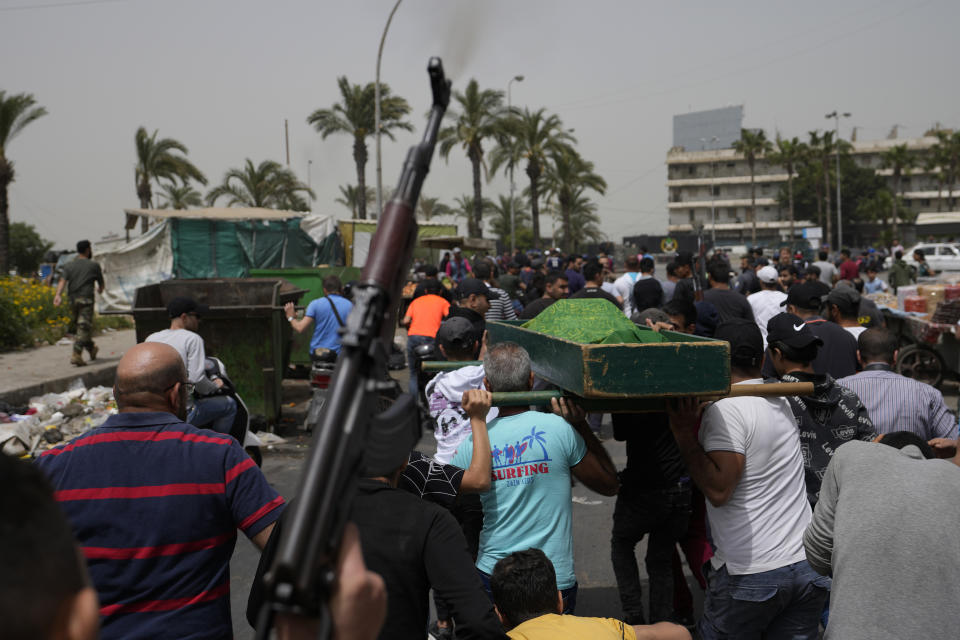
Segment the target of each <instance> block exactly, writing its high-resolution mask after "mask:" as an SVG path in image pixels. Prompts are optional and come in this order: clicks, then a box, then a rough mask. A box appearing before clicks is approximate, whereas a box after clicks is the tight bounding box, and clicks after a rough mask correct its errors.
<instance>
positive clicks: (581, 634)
mask: <svg viewBox="0 0 960 640" xmlns="http://www.w3.org/2000/svg"><path fill="white" fill-rule="evenodd" d="M507 635H508V636H510V638H511V639H512V640H565V639H567V638H569V639H570V640H580V639H581V638H590V640H636V638H637V634H636V633H634V631H633V627H632V626H630V625H628V624H626V623H624V622H621V621H620V620H614V619H613V618H581V617H580V616H561V615H558V614H556V613H548V614H545V615H542V616H540V617H539V618H534V619H533V620H527V621H526V622H524V623H523V624H519V625H517V626H516V627H514V628H513V629H512V630H510V631H508V632H507Z"/></svg>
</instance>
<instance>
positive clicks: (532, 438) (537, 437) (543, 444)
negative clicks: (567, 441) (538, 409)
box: [523, 427, 550, 460]
mask: <svg viewBox="0 0 960 640" xmlns="http://www.w3.org/2000/svg"><path fill="white" fill-rule="evenodd" d="M546 433H547V432H546V431H537V428H536V427H533V428H532V429H530V435H528V436H524V437H523V441H524V442H526V443H527V448H528V449H532V448H533V445H534V443H536V444H538V445H540V449H541V450H542V451H543V460H550V454H549V453H548V452H547V439H546V438H544V437H543V436H545V435H546Z"/></svg>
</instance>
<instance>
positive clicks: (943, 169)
mask: <svg viewBox="0 0 960 640" xmlns="http://www.w3.org/2000/svg"><path fill="white" fill-rule="evenodd" d="M941 134H943V135H941ZM936 136H937V138H939V140H938V141H937V142H936V143H935V144H934V145H933V146H932V147H930V148H929V149H928V150H927V153H926V157H925V159H924V162H923V169H924V171H926V172H928V173H930V174H931V175H932V176H934V177H935V178H936V179H937V213H940V212H941V211H942V210H943V185H944V184H946V182H947V174H948V173H949V169H948V166H949V158H948V154H947V152H946V151H947V150H946V144H944V143H945V142H946V138H947V137H948V135H947V134H946V132H944V131H937V132H936Z"/></svg>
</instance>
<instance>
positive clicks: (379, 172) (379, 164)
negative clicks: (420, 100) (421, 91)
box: [360, 0, 402, 220]
mask: <svg viewBox="0 0 960 640" xmlns="http://www.w3.org/2000/svg"><path fill="white" fill-rule="evenodd" d="M401 1H402V0H397V4H395V5H393V9H392V10H391V11H390V16H389V17H388V18H387V24H386V26H385V27H384V28H383V35H382V36H380V49H379V50H378V51H377V79H376V84H375V85H374V89H373V94H374V97H373V100H374V103H375V104H374V107H373V128H374V132H375V133H374V135H375V136H376V138H377V219H378V220H379V219H380V213H381V212H382V211H383V163H382V161H381V157H380V58H382V57H383V43H384V42H386V41H387V31H388V30H389V29H390V22H391V21H392V20H393V14H395V13H396V12H397V9H398V8H399V7H400V2H401ZM360 197H363V195H362V194H361V196H360Z"/></svg>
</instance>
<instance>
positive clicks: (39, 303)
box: [0, 276, 70, 350]
mask: <svg viewBox="0 0 960 640" xmlns="http://www.w3.org/2000/svg"><path fill="white" fill-rule="evenodd" d="M53 294H54V289H53V287H48V286H46V285H43V284H40V283H39V282H37V281H36V280H32V279H29V278H21V277H13V276H11V277H3V278H0V349H5V350H9V349H15V348H17V347H19V346H22V345H27V346H32V345H33V344H34V343H35V342H36V341H43V342H49V343H51V344H52V343H54V342H56V341H57V340H59V339H60V338H61V337H62V336H63V334H64V333H66V330H67V325H68V324H69V322H70V317H69V313H70V312H69V308H68V306H67V305H66V304H62V305H60V306H59V307H55V306H53Z"/></svg>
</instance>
